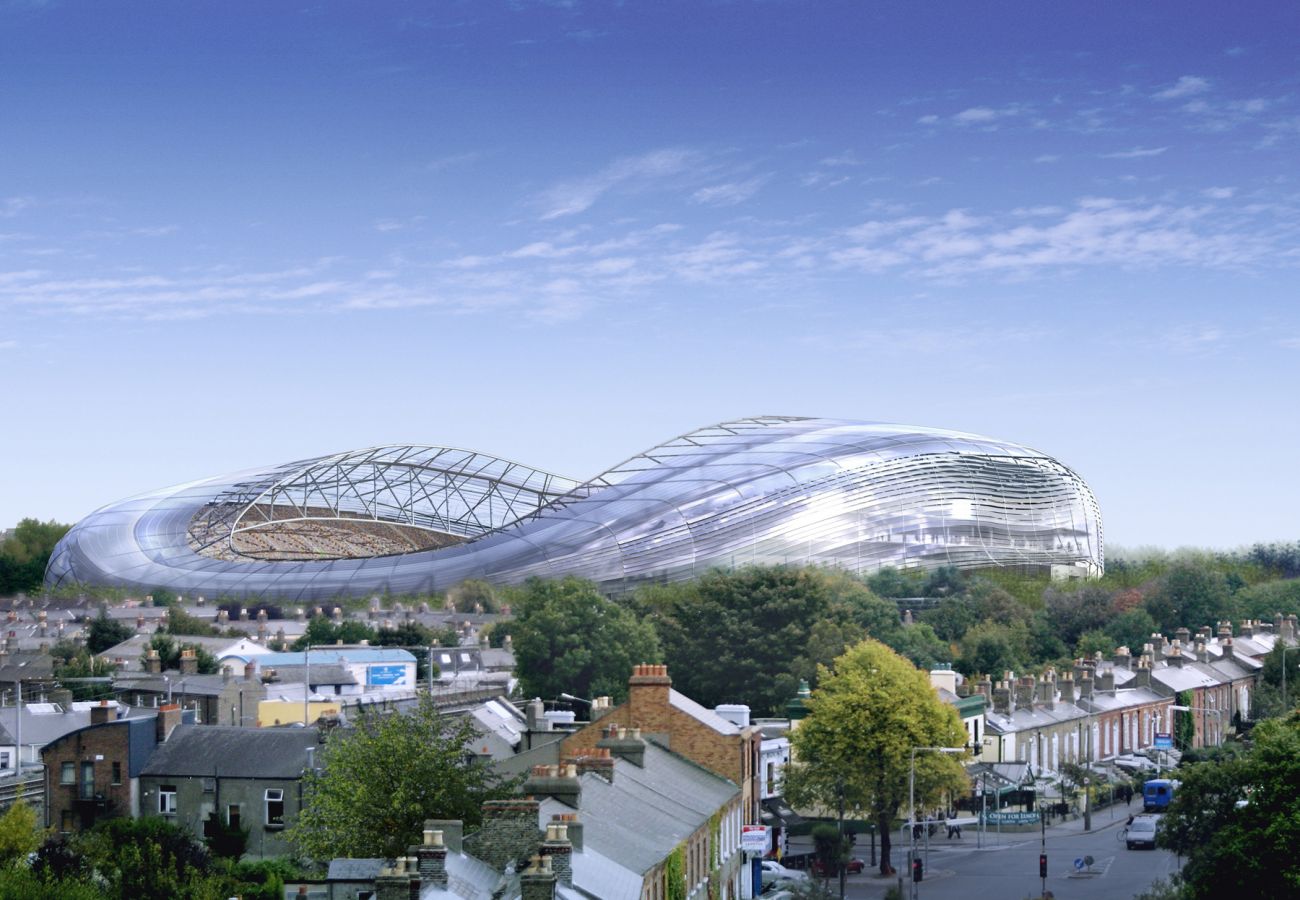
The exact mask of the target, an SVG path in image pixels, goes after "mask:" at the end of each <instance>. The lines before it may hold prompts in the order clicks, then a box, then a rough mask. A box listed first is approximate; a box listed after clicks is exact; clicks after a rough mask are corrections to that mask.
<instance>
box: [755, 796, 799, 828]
mask: <svg viewBox="0 0 1300 900" xmlns="http://www.w3.org/2000/svg"><path fill="white" fill-rule="evenodd" d="M759 813H760V815H761V817H762V819H763V824H764V825H766V826H768V827H769V828H791V827H793V826H795V825H801V824H803V821H804V818H803V816H801V815H799V814H798V813H797V812H795V811H794V810H793V809H791V808H790V806H789V804H787V803H786V802H785V800H784V799H783V798H781V797H771V798H769V799H767V800H764V801H763V802H762V803H761V804H760V806H759Z"/></svg>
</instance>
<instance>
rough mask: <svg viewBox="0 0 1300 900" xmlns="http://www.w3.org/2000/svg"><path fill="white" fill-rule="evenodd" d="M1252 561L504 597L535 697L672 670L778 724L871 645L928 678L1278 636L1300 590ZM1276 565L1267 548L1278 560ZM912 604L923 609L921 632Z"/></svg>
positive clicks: (714, 580) (838, 576)
mask: <svg viewBox="0 0 1300 900" xmlns="http://www.w3.org/2000/svg"><path fill="white" fill-rule="evenodd" d="M1277 546H1278V545H1275V551H1274V552H1275V555H1274V556H1271V557H1263V558H1265V559H1269V560H1273V561H1274V562H1270V563H1269V565H1265V564H1264V563H1263V562H1261V561H1260V559H1257V558H1252V556H1251V554H1247V553H1243V554H1208V553H1203V554H1177V555H1170V554H1164V555H1156V554H1147V555H1143V556H1135V557H1132V558H1128V559H1123V560H1122V561H1120V562H1118V563H1117V564H1115V565H1114V571H1113V572H1112V571H1108V573H1107V575H1106V577H1104V578H1100V579H1096V580H1092V581H1077V582H1065V583H1061V582H1052V581H1050V580H1049V579H1047V578H1046V577H1039V576H1031V575H1024V574H1018V573H1015V572H1010V571H1007V570H990V571H987V572H982V573H978V574H973V575H972V574H968V573H963V572H961V571H958V570H956V569H952V568H942V569H938V570H935V571H931V572H917V571H900V570H894V569H885V570H882V571H880V572H878V573H876V574H874V575H872V576H869V577H867V578H865V579H860V578H857V577H855V576H853V575H850V574H848V573H845V572H841V571H838V570H829V569H820V568H793V567H773V568H762V567H755V568H749V569H742V570H739V571H731V572H724V571H715V572H711V573H709V574H707V575H705V576H704V577H702V578H699V579H696V580H694V581H689V582H684V583H681V584H673V585H653V586H646V587H643V588H641V589H640V590H638V591H636V592H634V593H632V594H631V595H628V596H622V597H618V598H615V599H607V598H605V597H603V596H602V595H601V594H600V592H599V591H598V590H597V588H596V587H595V585H592V584H590V583H588V582H584V581H580V580H577V579H565V580H561V581H541V580H538V581H533V582H529V583H528V584H527V585H525V586H523V587H521V588H507V589H502V590H501V591H499V592H498V593H499V594H500V595H501V596H502V597H504V598H508V601H509V603H510V605H511V607H512V609H513V612H514V619H513V620H510V621H505V622H502V623H499V624H498V625H497V626H495V627H494V629H493V641H494V642H499V640H500V636H501V634H503V633H505V632H507V631H508V632H509V633H510V634H512V635H513V643H514V648H515V654H516V658H517V663H518V671H519V674H520V678H521V682H522V685H523V689H524V692H525V693H526V694H528V695H529V696H539V697H543V698H545V699H554V698H556V697H558V696H559V695H560V694H561V693H569V694H575V695H578V696H580V697H582V698H584V699H590V698H592V697H595V696H599V695H603V694H608V695H610V696H612V697H614V698H615V699H618V698H620V697H621V696H622V695H623V693H624V692H625V690H626V678H627V672H628V671H629V670H630V668H631V666H632V665H633V664H635V663H638V662H663V663H667V664H668V666H669V672H670V674H671V675H672V678H673V683H674V686H675V687H676V688H677V689H678V690H680V691H682V692H683V693H685V694H686V695H687V696H689V697H691V698H693V699H695V700H697V701H699V702H700V703H702V704H704V705H706V706H714V705H716V704H719V703H746V704H748V705H749V706H750V708H751V709H752V710H753V711H754V713H755V714H756V715H767V714H772V713H778V712H780V711H781V710H782V708H783V707H784V705H785V703H786V702H787V701H788V700H789V699H790V698H791V697H792V696H794V694H795V692H796V691H797V689H798V686H799V682H800V681H801V680H806V681H807V682H808V683H809V684H810V686H815V685H816V683H817V679H818V677H819V673H820V670H819V666H821V665H826V664H828V663H830V661H831V660H833V659H834V658H836V657H837V656H839V655H840V654H841V653H842V652H843V651H844V650H845V649H846V648H847V647H851V646H853V645H855V644H856V643H858V642H859V641H861V640H862V639H863V638H864V637H873V638H876V639H877V640H879V641H881V642H882V643H885V644H887V645H888V646H890V647H891V648H893V649H894V650H895V651H897V652H898V653H899V654H901V655H903V656H905V657H907V658H908V659H910V660H911V661H912V662H913V663H914V664H915V665H917V666H919V667H921V668H930V667H933V666H935V665H938V664H940V663H949V664H952V665H953V666H954V667H955V668H956V669H957V670H958V671H960V672H963V673H964V674H967V675H973V674H976V673H989V674H994V675H998V674H1000V673H1002V672H1003V671H1005V670H1012V671H1018V672H1024V671H1039V670H1041V669H1042V668H1045V667H1046V666H1049V665H1053V666H1057V667H1058V668H1067V667H1069V666H1070V665H1071V663H1072V661H1073V660H1074V659H1075V658H1077V657H1079V656H1084V655H1091V654H1093V653H1096V652H1101V653H1103V654H1106V655H1108V656H1109V655H1110V654H1111V653H1112V652H1113V651H1114V650H1115V649H1116V648H1117V647H1119V646H1127V647H1129V648H1130V649H1131V650H1133V651H1134V652H1135V653H1136V652H1140V650H1141V648H1142V646H1143V644H1144V643H1146V642H1147V641H1148V640H1149V638H1150V636H1151V634H1152V633H1153V632H1156V631H1159V632H1161V633H1163V634H1165V635H1167V636H1169V637H1172V636H1173V633H1174V631H1175V630H1176V629H1178V628H1180V627H1186V628H1188V629H1190V630H1192V631H1196V630H1197V629H1198V628H1200V627H1201V626H1204V625H1209V626H1211V627H1216V626H1217V624H1218V623H1219V622H1220V621H1224V620H1230V621H1232V622H1233V624H1234V628H1235V626H1236V625H1238V624H1239V623H1240V622H1241V621H1242V620H1243V619H1264V620H1267V621H1270V622H1271V621H1272V620H1273V618H1274V616H1275V615H1277V614H1279V613H1280V614H1282V615H1288V614H1300V579H1295V578H1290V577H1286V576H1285V574H1284V573H1286V572H1287V571H1289V570H1288V569H1286V568H1285V567H1284V566H1281V565H1277V564H1275V562H1276V560H1278V559H1282V560H1285V559H1287V558H1288V557H1287V556H1286V554H1285V552H1284V551H1285V549H1286V548H1285V547H1283V548H1282V549H1281V550H1277V549H1276V547H1277ZM1266 549H1267V548H1266ZM904 598H924V602H919V603H916V604H911V605H914V606H916V607H918V609H917V611H916V612H915V613H914V620H915V621H914V623H913V624H911V625H909V626H905V625H903V624H902V622H901V621H900V616H899V606H900V601H901V605H902V606H904V607H906V606H908V605H909V604H908V603H907V602H906V600H905V599H904Z"/></svg>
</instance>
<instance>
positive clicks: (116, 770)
mask: <svg viewBox="0 0 1300 900" xmlns="http://www.w3.org/2000/svg"><path fill="white" fill-rule="evenodd" d="M121 783H122V764H121V763H120V762H115V763H113V784H121Z"/></svg>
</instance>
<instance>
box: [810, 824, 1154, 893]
mask: <svg viewBox="0 0 1300 900" xmlns="http://www.w3.org/2000/svg"><path fill="white" fill-rule="evenodd" d="M1123 825H1124V820H1123V819H1122V818H1121V819H1115V820H1111V819H1107V818H1104V817H1100V816H1094V818H1093V830H1092V831H1091V832H1084V831H1083V824H1082V822H1081V821H1078V820H1075V821H1072V822H1068V823H1065V824H1063V825H1057V826H1054V827H1050V828H1048V830H1047V851H1046V852H1047V873H1048V874H1047V890H1049V891H1051V892H1052V895H1053V897H1054V898H1056V900H1116V898H1128V897H1133V896H1134V895H1136V894H1138V893H1139V892H1141V891H1143V890H1145V889H1146V888H1148V887H1149V886H1150V885H1151V884H1152V883H1153V882H1155V881H1156V880H1157V879H1160V878H1168V877H1169V875H1170V874H1171V873H1172V872H1175V871H1177V869H1178V859H1177V857H1175V856H1174V855H1173V854H1172V853H1169V852H1168V851H1165V850H1128V849H1126V848H1125V846H1124V843H1123V842H1122V841H1121V840H1120V839H1119V835H1120V832H1121V831H1122V830H1123ZM976 844H977V841H976V832H975V830H974V829H965V831H964V834H963V837H962V839H961V840H951V841H950V840H947V839H946V838H944V837H943V836H942V835H939V836H938V837H937V838H932V839H931V842H930V853H929V859H928V864H927V865H926V867H925V872H926V875H925V879H924V881H922V882H921V883H920V884H918V885H917V886H916V887H917V891H916V895H917V897H920V898H924V900H970V898H971V897H978V898H990V900H992V898H997V900H1025V898H1037V897H1039V896H1040V894H1041V891H1042V881H1040V879H1039V877H1038V856H1039V853H1040V852H1041V844H1040V836H1039V834H1038V833H1037V832H1034V833H1029V832H1023V833H1016V834H1006V833H1004V834H1002V835H1001V836H1000V837H999V836H998V835H996V834H995V833H993V832H989V833H988V834H987V835H986V836H985V840H984V847H983V849H977V847H976ZM861 849H862V848H861V847H860V846H859V847H858V848H856V849H855V855H857V856H863V857H865V854H863V853H861V852H859V851H860V850H861ZM894 851H895V852H894V858H893V861H894V867H895V868H896V869H898V871H899V872H900V873H903V872H904V871H905V870H906V868H907V865H906V863H907V846H906V844H903V845H901V847H900V845H898V844H895V847H894ZM1087 856H1091V857H1092V858H1093V863H1092V865H1091V867H1088V866H1086V865H1084V866H1083V868H1082V870H1080V871H1076V869H1075V865H1074V861H1075V860H1076V859H1083V858H1084V857H1087ZM897 883H898V881H897V877H896V876H895V878H893V879H884V878H880V877H879V876H878V875H877V874H876V873H875V872H874V871H873V870H870V869H868V871H866V872H864V873H863V874H860V875H850V876H849V877H848V879H847V885H846V890H845V897H847V898H851V900H868V898H870V900H874V898H878V897H880V896H881V895H882V894H883V893H884V892H885V890H886V889H888V887H889V886H890V884H897ZM830 886H831V889H832V893H834V892H835V888H836V882H835V880H834V879H832V880H831V882H830ZM908 887H910V885H908V884H907V883H906V882H904V891H905V893H904V896H908V895H907V894H906V890H907V888H908Z"/></svg>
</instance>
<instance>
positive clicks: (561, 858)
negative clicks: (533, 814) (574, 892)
mask: <svg viewBox="0 0 1300 900" xmlns="http://www.w3.org/2000/svg"><path fill="white" fill-rule="evenodd" d="M541 853H542V856H543V857H544V858H546V859H549V860H550V861H551V871H552V872H554V873H555V877H556V879H558V880H559V882H560V884H568V885H571V884H573V845H572V844H571V843H569V828H568V826H567V825H565V824H564V823H562V822H552V823H551V824H549V825H547V826H546V840H545V841H543V842H542V848H541Z"/></svg>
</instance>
